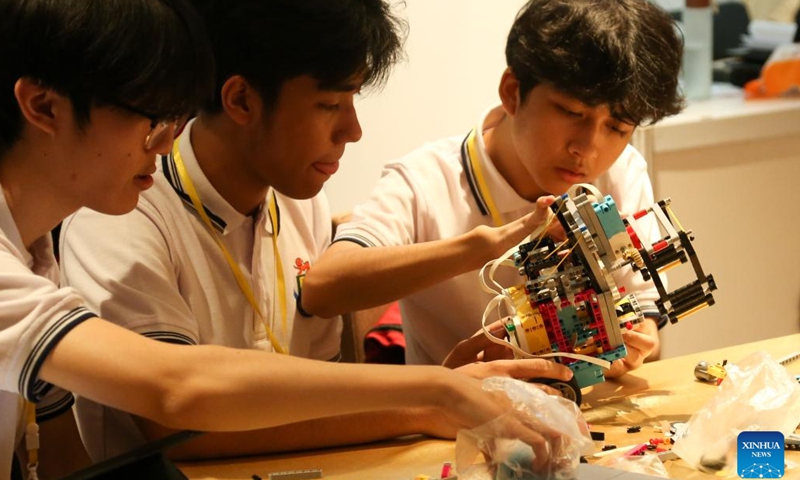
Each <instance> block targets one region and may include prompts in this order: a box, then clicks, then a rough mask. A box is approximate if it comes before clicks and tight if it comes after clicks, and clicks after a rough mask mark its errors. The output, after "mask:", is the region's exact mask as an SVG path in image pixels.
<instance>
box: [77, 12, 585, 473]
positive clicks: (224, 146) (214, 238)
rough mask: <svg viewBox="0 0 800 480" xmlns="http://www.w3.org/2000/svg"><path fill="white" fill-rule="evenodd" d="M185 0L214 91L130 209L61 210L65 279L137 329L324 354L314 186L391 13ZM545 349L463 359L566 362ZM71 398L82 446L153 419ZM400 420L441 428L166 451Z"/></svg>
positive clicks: (320, 233) (321, 228) (394, 53)
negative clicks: (210, 67) (208, 53)
mask: <svg viewBox="0 0 800 480" xmlns="http://www.w3.org/2000/svg"><path fill="white" fill-rule="evenodd" d="M196 5H198V6H200V7H201V10H200V11H201V13H202V15H203V16H204V17H205V18H206V20H207V22H206V23H207V26H208V28H209V31H210V32H211V38H212V43H213V47H214V51H215V57H216V58H215V60H216V65H217V68H218V72H217V81H218V86H217V88H216V94H215V98H214V100H213V102H211V104H209V105H206V106H205V107H204V108H203V109H202V110H201V111H200V112H199V115H198V118H197V119H196V120H195V121H193V122H191V123H190V124H189V125H188V126H187V127H186V129H185V131H184V132H183V134H182V135H181V136H180V138H179V139H178V140H177V141H176V142H175V146H174V148H173V150H172V152H171V153H170V154H169V155H165V156H163V157H160V158H159V159H158V161H157V164H158V168H159V172H158V173H157V174H156V175H155V185H154V187H153V188H152V189H150V190H148V191H147V192H144V193H143V194H142V196H141V199H140V202H139V204H138V206H137V207H136V209H135V210H134V211H133V212H132V213H131V214H130V215H125V216H116V217H115V216H109V215H103V214H100V213H97V212H93V211H91V210H88V209H84V210H81V211H79V212H78V213H77V214H75V215H74V216H73V217H71V218H69V219H67V220H66V221H65V222H64V225H63V228H62V255H61V262H62V271H63V278H64V280H65V281H66V282H67V283H68V284H69V285H71V286H74V287H75V288H77V289H78V290H80V291H81V292H83V293H84V295H85V298H86V299H87V301H88V302H89V305H91V307H92V309H94V310H96V311H98V312H99V314H100V315H101V316H102V317H103V318H106V319H109V320H111V321H113V322H115V323H117V324H119V325H122V326H124V327H126V328H129V329H131V330H133V331H135V332H138V333H140V334H142V335H145V336H148V337H151V338H155V339H158V340H162V341H166V342H173V343H180V344H185V345H205V344H213V345H224V346H229V347H236V348H257V349H263V350H272V351H283V352H288V353H289V354H291V355H295V356H302V357H307V358H313V359H318V360H337V359H338V357H339V343H340V338H341V335H340V333H341V328H342V327H341V319H340V318H339V317H338V316H334V317H332V318H320V317H317V316H312V315H310V314H308V313H306V312H305V311H304V310H303V308H302V292H303V279H304V277H305V275H306V273H307V272H308V270H309V268H311V267H312V265H313V264H314V262H315V261H316V259H317V258H318V256H319V255H320V253H321V252H322V250H323V249H324V248H325V247H327V246H328V245H329V244H330V241H331V218H330V213H329V211H328V205H327V201H326V198H325V196H324V194H323V193H321V192H320V190H321V188H322V185H323V183H324V182H325V181H326V180H327V179H328V178H329V177H330V176H331V175H332V174H333V173H335V171H336V169H337V168H338V161H339V158H340V157H341V155H342V153H343V152H344V148H345V145H346V144H347V143H350V142H355V141H358V140H359V139H360V137H361V127H360V125H359V123H358V119H357V116H356V112H355V110H354V105H353V101H354V96H355V95H356V94H357V92H358V91H359V90H360V89H361V88H366V87H369V86H372V85H373V84H376V83H380V82H381V81H382V80H384V79H385V78H386V76H387V74H388V72H389V68H390V67H391V65H392V64H393V63H394V61H395V60H396V58H398V56H399V55H400V53H401V52H400V47H401V38H402V31H401V23H399V21H398V20H397V19H395V18H394V17H393V16H392V14H391V12H390V9H389V6H388V4H386V3H384V2H382V1H381V0H326V1H324V2H320V1H313V0H272V1H270V2H264V1H262V0H230V1H227V2H204V1H197V2H196ZM243 45H247V48H242V46H243ZM287 45H292V46H293V48H286V46H287ZM200 212H202V213H200ZM531 221H532V222H533V223H536V222H540V221H541V215H540V216H539V217H536V218H532V219H531ZM223 247H224V248H223ZM228 256H229V258H230V260H229V258H228ZM548 363H550V362H544V361H536V362H528V363H526V364H524V365H522V366H520V367H516V366H515V365H514V362H507V363H505V364H496V365H491V366H482V365H473V366H470V367H469V368H470V369H471V370H470V371H472V372H479V371H480V372H497V373H502V371H503V369H504V368H513V369H517V368H521V369H522V370H523V371H522V372H517V373H518V375H516V376H519V377H525V378H530V377H542V376H561V375H567V376H568V375H569V372H568V371H567V370H566V369H565V370H561V369H552V368H551V367H549V366H548V365H547V364H548ZM503 365H505V366H503ZM506 373H507V374H511V370H506ZM485 374H486V373H478V375H485ZM76 411H77V413H78V419H79V424H80V427H81V434H82V437H83V439H84V443H85V445H86V446H87V449H88V451H89V453H90V455H91V457H92V458H93V459H95V460H99V459H103V458H106V457H108V456H110V455H114V454H118V453H120V452H124V451H127V450H130V449H131V448H133V447H135V446H137V445H140V444H141V443H142V442H144V441H145V440H146V439H148V438H155V437H159V436H162V435H164V434H165V433H167V430H166V429H164V428H163V427H162V426H160V425H158V424H156V423H154V422H147V421H142V420H141V419H136V418H134V417H132V416H131V415H129V414H127V413H124V412H120V411H117V410H114V409H111V408H107V407H103V406H101V405H98V404H96V403H94V402H91V401H86V400H84V399H81V398H79V399H78V400H77V408H76ZM355 424H358V425H359V428H352V425H355ZM412 433H426V434H430V435H437V436H447V437H453V436H454V435H455V430H454V429H453V425H452V423H451V422H449V421H445V422H444V423H443V422H442V421H441V417H440V416H439V415H438V413H436V412H434V411H433V410H428V409H415V410H413V411H412V410H409V409H405V410H396V411H392V412H383V413H376V414H362V415H358V416H352V417H348V418H334V419H325V420H318V421H312V422H306V423H303V424H299V425H292V426H288V427H286V428H282V429H274V430H266V431H254V432H250V433H248V434H235V435H206V436H203V437H201V438H198V439H197V440H195V441H192V442H188V443H186V444H185V445H182V446H181V447H179V448H177V449H176V451H175V452H173V454H174V455H175V456H176V457H178V458H214V457H221V456H233V455H245V454H255V453H263V452H269V451H281V450H292V449H299V448H312V447H322V446H329V445H342V444H350V443H358V442H364V441H370V440H376V439H385V438H390V437H395V436H400V435H406V434H412Z"/></svg>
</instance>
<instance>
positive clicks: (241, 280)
mask: <svg viewBox="0 0 800 480" xmlns="http://www.w3.org/2000/svg"><path fill="white" fill-rule="evenodd" d="M179 141H180V139H176V140H175V143H174V145H173V148H172V155H173V158H174V159H175V167H176V168H177V170H178V175H179V176H180V178H181V183H182V184H183V186H184V188H186V193H187V194H188V195H189V198H190V199H191V200H192V205H194V208H195V210H197V213H198V214H199V215H200V218H201V219H203V223H204V224H205V226H206V228H207V229H208V231H209V233H210V234H211V236H212V238H214V241H215V242H216V244H217V246H218V247H219V249H220V250H221V251H222V255H224V256H225V260H226V261H227V262H228V265H229V266H230V267H231V271H232V272H233V276H234V277H236V283H238V284H239V289H240V290H241V291H242V293H243V294H244V296H245V297H246V298H247V301H248V302H250V306H251V307H253V310H254V311H255V313H256V315H258V317H259V318H260V319H261V322H262V323H263V324H264V330H265V331H266V332H267V336H268V337H269V341H270V343H272V348H273V350H275V351H276V352H278V353H287V352H288V350H287V349H286V348H285V347H284V346H283V345H281V343H280V342H279V341H278V338H277V337H276V336H275V334H274V333H273V332H272V329H271V328H270V327H269V324H268V323H267V319H266V318H265V317H264V315H263V313H261V308H259V306H258V302H256V297H255V294H253V288H252V287H251V286H250V284H249V283H247V279H246V278H245V276H244V274H243V273H242V270H241V269H240V268H239V265H238V264H237V263H236V261H235V260H234V259H233V256H232V255H231V254H230V252H229V251H228V249H227V247H225V244H224V243H222V239H221V238H220V237H219V235H218V234H217V231H216V230H214V226H213V225H212V223H211V219H210V218H208V215H207V214H206V210H205V208H204V207H203V203H202V202H201V201H200V196H199V195H198V194H197V189H195V187H194V183H192V179H191V177H190V176H189V173H188V172H187V170H186V165H185V164H184V163H183V158H182V157H181V152H180V149H179V148H178V142H179ZM268 213H269V220H270V223H271V224H272V247H273V248H272V251H273V253H274V256H275V257H274V258H275V269H276V271H277V275H276V276H277V279H276V282H277V284H278V303H279V305H280V308H281V316H282V322H281V327H282V329H283V335H284V336H285V335H286V321H287V320H286V283H285V281H284V278H283V264H282V263H281V256H280V254H279V253H278V233H279V232H280V222H279V221H278V220H279V219H278V205H277V200H276V198H275V192H272V196H271V197H270V199H269V207H268ZM273 318H274V315H273Z"/></svg>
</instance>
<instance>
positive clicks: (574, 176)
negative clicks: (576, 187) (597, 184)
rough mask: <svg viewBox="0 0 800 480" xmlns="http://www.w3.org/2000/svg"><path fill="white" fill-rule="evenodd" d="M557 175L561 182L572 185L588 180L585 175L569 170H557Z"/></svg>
mask: <svg viewBox="0 0 800 480" xmlns="http://www.w3.org/2000/svg"><path fill="white" fill-rule="evenodd" d="M556 173H557V174H558V176H559V177H560V178H561V180H563V181H565V182H567V183H570V184H575V183H580V182H582V181H583V180H584V179H585V178H586V175H585V174H584V173H582V172H576V171H574V170H569V169H567V168H556Z"/></svg>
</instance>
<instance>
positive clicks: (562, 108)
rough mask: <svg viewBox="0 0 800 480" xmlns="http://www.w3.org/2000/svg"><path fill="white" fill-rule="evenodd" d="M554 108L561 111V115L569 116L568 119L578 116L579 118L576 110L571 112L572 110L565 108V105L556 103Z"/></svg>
mask: <svg viewBox="0 0 800 480" xmlns="http://www.w3.org/2000/svg"><path fill="white" fill-rule="evenodd" d="M556 106H557V107H558V109H559V110H561V112H562V113H564V114H565V115H569V116H570V117H580V116H581V112H578V111H576V110H573V109H571V108H570V107H567V106H565V105H562V104H560V103H557V104H556Z"/></svg>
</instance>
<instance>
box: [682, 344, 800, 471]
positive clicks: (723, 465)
mask: <svg viewBox="0 0 800 480" xmlns="http://www.w3.org/2000/svg"><path fill="white" fill-rule="evenodd" d="M726 370H727V376H726V378H725V380H724V381H723V382H722V383H721V384H720V386H719V388H718V390H717V393H716V395H715V396H714V397H713V398H712V399H711V400H710V401H709V402H708V403H707V404H706V405H704V406H703V408H701V409H700V410H699V411H698V412H697V413H695V414H694V415H692V418H691V419H690V420H689V422H688V424H687V426H686V430H685V433H684V435H683V437H681V438H680V439H679V440H678V441H677V442H676V443H675V446H674V447H673V449H672V451H673V452H675V453H676V454H677V455H679V456H680V457H681V458H682V459H684V460H685V461H686V462H687V463H688V464H689V465H691V466H692V467H694V468H696V469H698V470H702V471H706V472H712V473H714V472H720V471H727V470H731V471H733V472H736V438H737V437H738V435H739V433H741V432H743V431H778V432H782V433H783V434H784V435H788V434H790V433H792V432H794V430H795V427H797V425H798V423H800V385H798V383H797V381H796V380H795V378H794V376H792V375H791V374H789V372H788V371H787V370H786V368H784V367H783V366H782V365H781V364H779V363H778V362H776V361H775V360H774V359H772V357H770V356H769V354H767V353H765V352H756V353H754V354H752V355H749V356H748V357H746V358H744V359H743V360H741V361H740V362H738V363H736V364H730V363H729V364H728V365H727V366H726Z"/></svg>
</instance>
